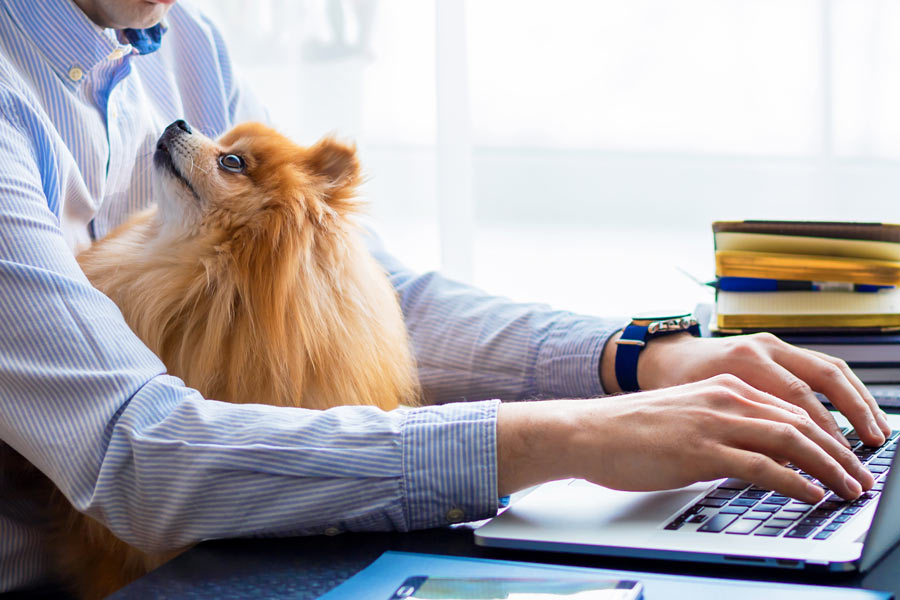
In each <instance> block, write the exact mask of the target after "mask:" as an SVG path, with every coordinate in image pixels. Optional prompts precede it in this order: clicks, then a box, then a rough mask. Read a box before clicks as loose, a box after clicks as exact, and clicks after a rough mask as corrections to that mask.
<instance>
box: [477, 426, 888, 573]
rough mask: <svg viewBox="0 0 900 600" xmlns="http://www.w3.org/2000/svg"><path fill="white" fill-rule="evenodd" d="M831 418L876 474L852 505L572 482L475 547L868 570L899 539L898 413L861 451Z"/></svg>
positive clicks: (751, 492)
mask: <svg viewBox="0 0 900 600" xmlns="http://www.w3.org/2000/svg"><path fill="white" fill-rule="evenodd" d="M835 417H836V418H837V419H838V422H839V424H841V425H842V427H843V428H844V429H843V431H844V432H845V434H846V435H847V437H848V440H849V441H850V443H851V445H852V446H853V451H854V453H855V454H856V455H857V456H858V457H859V458H860V460H862V461H863V462H864V463H865V464H866V465H867V466H868V467H869V469H870V470H871V471H872V474H873V475H874V476H875V478H876V484H875V487H874V488H873V489H872V490H870V491H868V492H866V493H864V494H863V495H862V496H861V497H860V498H859V499H857V500H854V501H850V502H848V501H844V500H843V499H841V498H840V497H838V496H836V495H834V494H831V493H826V494H825V497H824V498H823V500H822V501H820V502H819V503H817V504H815V505H810V504H805V503H803V502H799V501H795V500H793V499H791V498H788V497H785V496H782V495H780V494H776V493H774V492H772V491H770V490H766V489H762V488H758V487H756V486H752V485H750V484H749V483H747V482H745V481H741V480H738V479H720V480H717V481H713V482H704V483H697V484H694V485H691V486H688V487H685V488H681V489H677V490H669V491H662V492H621V491H616V490H609V489H606V488H603V487H601V486H598V485H594V484H591V483H588V482H586V481H584V480H580V479H569V480H563V481H555V482H551V483H547V484H544V485H541V486H538V487H537V488H535V489H534V491H532V492H531V493H529V494H527V495H525V496H524V497H522V498H520V499H518V500H517V501H516V502H514V503H513V504H512V506H510V508H508V509H507V510H506V511H505V512H503V513H502V514H500V515H499V516H497V517H495V518H494V519H492V520H491V521H489V522H488V523H487V524H486V525H483V526H482V527H480V528H479V529H477V530H476V531H475V542H476V544H478V545H481V546H488V547H494V548H511V549H517V550H539V551H560V552H574V553H585V554H597V555H611V556H619V557H640V558H660V559H667V560H686V561H701V562H715V563H729V564H745V565H755V566H772V567H780V568H791V569H805V568H813V569H815V568H819V569H827V570H831V571H852V570H859V571H866V570H868V569H869V568H870V567H872V565H874V564H875V562H877V561H878V559H879V558H881V557H882V556H883V555H884V554H885V553H887V551H888V550H890V549H891V547H893V545H894V544H895V543H897V541H898V540H900V474H896V473H894V474H893V475H892V473H891V465H892V463H893V461H894V457H895V455H896V453H897V449H898V443H900V415H889V416H888V422H889V424H890V426H891V427H892V429H893V430H894V431H893V434H892V435H891V437H890V439H889V440H888V441H887V442H885V444H884V445H883V446H881V447H879V448H871V447H867V446H863V445H862V443H861V442H860V441H859V438H858V437H857V436H856V435H855V433H854V432H853V431H852V430H851V429H850V427H849V426H848V424H847V421H846V420H845V419H844V418H843V417H842V416H841V415H837V414H836V415H835ZM898 464H900V463H898ZM788 466H789V467H791V468H795V469H796V467H793V466H792V465H788ZM797 470H798V471H799V469H797ZM896 470H897V471H900V468H898V469H896ZM799 472H800V473H802V474H803V472H802V471H799ZM804 476H805V477H807V478H809V479H812V478H811V477H810V476H809V475H806V474H804Z"/></svg>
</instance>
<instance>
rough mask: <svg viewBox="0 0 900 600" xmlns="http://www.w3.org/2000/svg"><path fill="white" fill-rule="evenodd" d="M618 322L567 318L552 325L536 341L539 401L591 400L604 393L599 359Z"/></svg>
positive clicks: (561, 318)
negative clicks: (561, 399)
mask: <svg viewBox="0 0 900 600" xmlns="http://www.w3.org/2000/svg"><path fill="white" fill-rule="evenodd" d="M621 328H622V322H621V320H619V319H615V320H612V319H599V318H595V317H585V316H583V315H575V314H569V315H567V316H561V317H559V319H557V320H556V321H555V322H554V325H553V326H552V327H551V328H549V329H548V330H547V331H546V332H545V333H544V335H543V339H542V340H540V347H539V349H538V356H537V364H536V366H535V384H536V385H537V389H538V393H539V395H540V397H542V398H591V397H596V396H602V395H604V394H605V393H606V392H605V391H604V389H603V384H602V383H601V381H600V356H601V354H602V353H603V348H604V347H605V346H606V342H607V341H608V340H609V338H610V336H612V335H613V334H614V333H615V332H616V331H618V330H619V329H621Z"/></svg>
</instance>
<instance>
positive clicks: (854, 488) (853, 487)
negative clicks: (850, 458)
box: [844, 475, 862, 498]
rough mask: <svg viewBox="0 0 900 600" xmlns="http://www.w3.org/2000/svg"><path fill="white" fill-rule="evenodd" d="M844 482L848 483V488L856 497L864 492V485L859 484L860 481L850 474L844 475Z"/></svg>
mask: <svg viewBox="0 0 900 600" xmlns="http://www.w3.org/2000/svg"><path fill="white" fill-rule="evenodd" d="M844 484H846V486H847V489H848V490H850V493H851V494H853V497H854V498H856V497H857V496H859V495H860V494H862V486H861V485H859V482H858V481H857V480H855V479H853V478H852V477H850V476H849V475H846V476H844Z"/></svg>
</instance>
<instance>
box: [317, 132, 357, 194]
mask: <svg viewBox="0 0 900 600" xmlns="http://www.w3.org/2000/svg"><path fill="white" fill-rule="evenodd" d="M304 162H305V165H306V168H307V169H309V170H310V171H311V172H312V173H313V174H315V175H317V176H318V177H320V178H321V179H322V180H324V182H325V186H326V190H325V197H326V201H327V202H328V203H329V204H333V205H340V204H341V203H343V202H345V201H347V200H349V199H351V198H352V197H353V196H354V194H355V191H356V186H357V185H359V161H358V160H357V158H356V146H351V145H347V144H343V143H341V142H338V141H337V140H335V139H334V138H330V137H327V138H323V139H321V140H319V141H318V142H317V143H316V144H315V145H314V146H311V147H310V148H309V149H308V150H307V154H306V157H305V161H304ZM348 208H349V207H348Z"/></svg>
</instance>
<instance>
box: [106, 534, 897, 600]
mask: <svg viewBox="0 0 900 600" xmlns="http://www.w3.org/2000/svg"><path fill="white" fill-rule="evenodd" d="M385 550H403V551H407V552H426V553H431V554H451V555H457V556H476V557H483V558H500V559H509V560H521V561H532V562H547V563H557V564H566V565H578V566H587V567H602V568H608V569H629V570H635V571H653V572H660V573H684V574H690V575H705V576H711V577H729V578H740V579H763V580H772V581H784V582H796V583H808V584H817V585H835V586H851V587H865V588H868V589H877V590H886V591H890V592H893V593H894V594H896V595H897V597H898V598H900V546H898V547H897V548H894V550H893V551H892V552H891V553H889V554H888V555H887V556H886V557H884V558H883V559H882V560H881V562H879V563H878V564H877V565H876V566H875V568H874V569H873V570H872V571H870V572H869V573H866V574H865V575H859V574H833V573H818V572H816V573H803V572H795V571H788V570H776V569H761V568H753V567H732V566H724V565H701V564H690V563H679V562H672V561H650V560H637V559H618V558H604V557H593V556H582V555H572V554H555V553H553V554H551V553H537V552H518V551H508V550H503V551H501V550H488V549H484V548H480V547H478V546H475V544H474V542H473V541H472V532H471V531H470V530H467V529H433V530H427V531H418V532H414V533H406V534H404V533H365V534H363V533H354V534H343V535H339V536H335V537H324V536H319V537H306V538H286V539H252V540H223V541H216V542H206V543H204V544H201V545H199V546H197V547H195V548H194V549H192V550H190V551H188V552H186V553H185V554H183V555H181V556H179V557H178V558H176V559H175V560H173V561H172V562H170V563H168V564H166V565H164V566H162V567H161V568H159V569H158V570H156V571H154V572H153V573H150V574H149V575H147V576H145V577H143V578H141V579H139V580H138V581H136V582H134V583H133V584H131V585H130V586H128V587H126V588H124V589H122V590H120V591H119V592H118V593H116V594H114V595H113V596H111V598H114V599H117V600H120V599H124V598H141V599H149V598H153V599H164V598H172V599H175V598H179V599H191V598H204V599H212V598H215V599H217V600H230V599H235V600H237V599H244V598H284V599H293V600H306V599H312V598H317V597H319V596H320V595H321V594H324V593H325V592H327V591H328V590H330V589H331V588H333V587H335V586H336V585H338V584H339V583H341V582H342V581H344V580H345V579H347V578H348V577H350V576H351V575H353V574H354V573H356V572H357V571H359V570H361V569H363V568H364V567H366V566H367V565H368V564H369V563H371V562H372V561H373V560H375V559H376V558H377V557H378V556H379V555H380V554H381V553H382V552H384V551H385ZM375 600H378V599H375Z"/></svg>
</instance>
